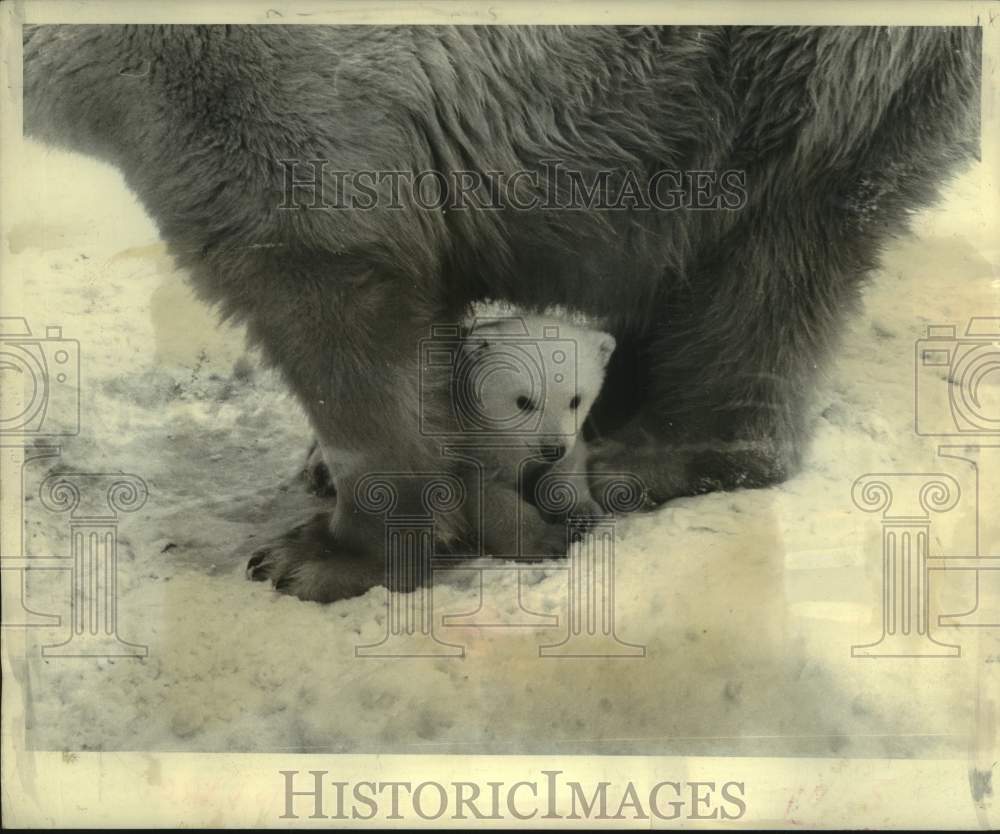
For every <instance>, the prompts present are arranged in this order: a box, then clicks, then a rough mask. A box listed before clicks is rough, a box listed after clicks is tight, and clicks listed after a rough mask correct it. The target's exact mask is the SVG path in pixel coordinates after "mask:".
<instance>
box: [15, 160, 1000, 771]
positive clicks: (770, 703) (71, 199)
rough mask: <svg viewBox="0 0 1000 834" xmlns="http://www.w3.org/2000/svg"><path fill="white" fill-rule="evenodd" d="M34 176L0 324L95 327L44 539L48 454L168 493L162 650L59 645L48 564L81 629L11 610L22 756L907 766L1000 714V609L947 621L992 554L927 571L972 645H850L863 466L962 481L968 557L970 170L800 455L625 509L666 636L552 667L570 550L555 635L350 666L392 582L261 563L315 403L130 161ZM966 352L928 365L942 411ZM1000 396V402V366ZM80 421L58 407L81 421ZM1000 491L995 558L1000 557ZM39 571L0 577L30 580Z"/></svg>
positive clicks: (48, 604) (626, 526)
mask: <svg viewBox="0 0 1000 834" xmlns="http://www.w3.org/2000/svg"><path fill="white" fill-rule="evenodd" d="M22 172H23V173H25V174H26V176H27V180H28V181H30V183H31V187H30V188H29V189H27V190H26V191H25V193H24V195H23V208H24V211H23V213H22V214H21V218H22V221H21V222H19V223H18V224H17V225H16V226H15V227H14V228H13V230H12V233H11V235H10V238H9V240H8V241H6V242H5V243H6V244H7V245H8V246H9V251H8V252H7V253H5V259H6V260H5V268H4V278H3V280H4V282H5V284H6V289H5V295H4V299H5V309H4V310H3V315H4V316H23V317H24V318H26V319H27V320H28V322H29V324H30V325H31V327H32V330H33V332H34V334H35V335H36V336H38V335H39V334H40V333H41V334H42V335H44V333H45V330H44V328H45V327H46V326H60V327H62V337H63V338H64V339H73V340H77V341H78V342H79V355H80V368H81V371H80V373H81V380H82V381H81V385H80V394H79V396H80V403H81V411H80V413H81V420H80V431H79V434H78V435H77V436H71V437H66V438H62V439H59V438H46V441H47V442H50V443H57V444H58V445H59V447H60V452H59V454H58V455H50V456H40V457H36V458H34V459H32V460H29V462H27V463H26V464H25V465H24V468H23V476H24V478H23V480H24V498H23V513H24V537H23V542H24V555H25V556H26V557H27V558H32V559H51V558H53V557H68V556H69V554H70V533H69V530H70V527H69V525H70V521H71V517H70V515H69V514H68V513H65V512H64V513H57V512H53V511H52V510H50V509H49V508H47V507H46V506H45V504H44V503H43V502H42V500H41V498H40V497H39V488H40V484H41V482H42V480H43V479H44V478H45V476H46V475H47V474H49V473H50V472H52V471H63V472H74V473H109V472H110V473H133V474H135V475H137V476H139V477H141V478H142V479H143V480H144V482H145V483H146V484H147V485H148V490H149V495H148V500H147V501H146V503H145V504H144V505H143V506H142V507H141V508H140V509H138V510H136V511H135V512H131V513H121V514H120V518H119V519H118V522H117V534H118V570H117V583H118V584H117V591H118V594H117V597H118V634H119V636H120V638H121V639H122V640H124V641H128V642H131V643H135V644H142V645H145V646H147V647H148V655H147V656H146V657H145V658H140V659H137V658H114V659H111V658H100V659H95V658H74V657H43V656H42V654H41V652H40V647H41V646H44V645H51V644H56V643H61V642H63V641H64V640H65V639H66V636H67V634H68V628H69V613H70V610H69V604H70V573H69V572H68V571H61V570H45V571H43V570H31V571H28V572H27V574H26V577H27V579H26V592H25V593H26V599H27V600H28V604H29V606H30V607H31V608H32V609H34V610H35V611H37V612H45V613H49V614H58V615H60V616H61V618H62V619H61V624H60V625H59V626H54V627H41V628H32V629H24V630H19V631H18V635H21V634H23V635H24V645H23V650H24V658H23V659H17V658H14V659H13V665H12V667H11V668H12V669H13V673H14V674H16V675H17V676H18V678H19V679H20V682H21V684H22V685H23V687H24V691H25V692H26V693H28V699H29V700H28V705H27V715H26V719H27V733H28V735H27V740H28V744H29V747H32V748H35V749H49V750H81V749H83V750H121V749H125V750H184V751H222V750H233V751H275V752H276V751H299V752H314V751H332V752H339V751H357V752H387V751H396V752H413V753H420V752H434V753H442V752H458V753H479V752H496V753H511V752H520V753H541V752H551V753H560V752H565V753H567V754H583V753H625V752H636V753H652V752H658V753H676V754H716V755H717V754H756V755H819V756H824V755H836V756H883V755H889V756H904V757H912V756H917V757H922V756H957V757H965V756H967V755H969V752H970V749H972V748H973V747H974V743H973V741H972V739H973V737H974V736H975V735H977V734H978V735H981V733H982V727H981V726H977V720H979V721H982V709H979V710H978V711H977V703H978V704H980V705H981V704H983V703H989V701H990V699H992V700H993V703H994V705H995V704H996V699H997V679H998V676H1000V626H998V627H996V628H955V627H950V628H949V627H940V626H938V625H937V615H938V614H941V613H943V614H953V613H956V612H962V611H966V610H968V609H970V608H973V607H974V606H975V605H976V592H975V582H976V573H975V572H973V571H968V570H965V571H950V572H943V571H935V572H934V573H933V574H932V579H931V603H930V605H931V622H932V624H933V628H932V631H933V633H934V635H935V637H936V639H937V640H938V641H940V642H941V643H945V644H952V645H958V646H961V656H959V657H951V658H922V659H918V658H912V657H905V658H853V657H852V656H851V646H852V645H855V644H864V643H871V642H874V641H876V640H877V639H878V637H879V634H880V633H881V607H880V605H881V593H882V590H881V588H882V562H881V536H882V532H881V525H880V520H881V516H880V514H879V513H866V512H863V511H862V510H860V509H859V508H857V507H856V506H855V505H854V503H853V502H852V497H851V486H852V483H854V481H855V479H857V478H858V477H859V476H862V475H864V474H866V473H896V472H911V473H928V472H931V473H933V472H944V473H950V474H951V475H952V476H953V477H954V478H955V479H956V480H957V482H958V483H959V484H960V487H961V495H960V497H959V499H958V502H957V505H956V506H955V507H954V509H952V510H950V511H947V512H942V513H940V514H938V515H936V516H935V518H934V519H933V524H932V527H931V541H930V549H931V554H932V555H933V556H942V555H947V556H952V555H954V556H972V555H975V548H976V535H977V528H976V513H975V501H974V496H975V494H976V481H975V469H974V468H973V466H972V465H971V464H968V463H965V462H963V461H961V460H956V459H954V458H943V457H940V456H938V454H937V445H938V444H939V443H941V442H947V441H942V439H941V438H935V437H919V436H917V435H916V434H915V432H914V418H913V411H914V369H913V366H914V344H915V342H916V340H917V339H918V338H920V337H922V336H923V335H925V331H926V328H927V326H928V325H930V324H948V323H952V324H956V325H959V326H960V328H961V329H960V330H959V333H961V332H962V331H963V330H964V327H965V324H966V323H967V322H968V320H969V318H970V317H971V316H1000V270H998V264H1000V256H998V251H997V248H996V247H997V242H996V241H995V240H992V239H991V231H995V229H996V226H995V218H991V217H988V216H985V215H983V214H982V213H981V207H982V206H983V205H985V203H984V202H983V200H984V198H983V197H982V196H981V195H980V193H979V188H980V182H979V177H978V176H977V175H978V174H979V170H978V169H973V170H971V171H969V172H968V173H967V174H965V175H964V176H963V177H962V178H961V179H959V180H957V181H956V182H955V183H954V185H953V187H952V188H951V189H950V190H949V192H948V195H947V199H946V201H945V202H944V203H943V204H942V205H941V206H940V207H939V208H937V209H936V210H934V211H932V212H928V213H925V214H924V215H921V216H920V217H919V218H917V222H916V224H915V227H914V234H913V236H911V237H908V238H905V239H901V240H899V241H897V242H896V243H895V244H894V245H893V246H892V247H891V250H890V251H889V252H888V253H887V256H886V258H885V266H884V269H883V270H882V273H881V275H880V276H879V278H878V280H877V281H876V282H875V284H874V285H873V286H872V287H871V289H870V291H869V292H868V293H867V297H866V305H865V309H864V311H863V312H862V313H861V315H860V316H859V317H857V318H856V320H855V321H854V322H853V324H852V326H851V328H850V331H849V333H848V336H847V338H846V340H845V344H844V347H843V349H842V350H841V352H840V353H839V354H838V356H837V358H836V361H835V363H834V364H833V366H832V367H831V368H830V370H829V372H828V373H827V375H826V377H825V378H824V381H823V383H822V387H821V391H820V394H819V402H818V409H817V416H816V418H815V433H814V441H813V444H812V447H811V451H810V454H809V457H808V462H807V465H806V467H805V470H804V471H803V472H802V474H801V475H799V476H798V477H796V478H794V479H792V480H791V481H789V482H788V483H786V484H784V485H782V486H780V487H777V488H774V489H768V490H760V491H745V492H736V493H728V494H714V495H707V496H703V497H699V498H694V499H686V500H680V501H676V502H674V503H672V504H670V505H669V506H667V507H665V508H663V509H662V510H660V511H659V512H657V513H655V514H650V515H644V516H634V517H630V518H627V519H624V520H622V521H620V522H619V523H618V527H617V536H618V538H617V549H616V559H617V575H616V597H615V622H616V629H617V634H618V636H619V638H620V639H621V641H622V642H627V643H630V644H636V645H642V646H645V656H642V657H597V658H579V657H577V658H560V657H547V656H543V657H540V656H539V651H538V647H539V646H540V645H544V644H554V643H558V642H559V641H560V640H561V639H562V636H563V634H564V632H565V628H566V626H565V622H566V620H565V607H566V603H567V599H568V594H567V571H566V570H565V569H564V567H565V566H560V565H556V566H553V567H552V568H551V569H549V568H546V569H539V570H532V571H530V572H526V573H525V574H524V576H523V584H524V587H523V589H522V590H523V593H524V597H523V602H524V606H525V607H526V608H528V609H530V610H532V611H535V612H548V613H551V614H554V615H557V616H558V618H559V623H560V625H559V626H557V627H543V628H523V627H522V628H479V627H472V626H463V627H449V628H439V629H438V633H439V634H440V636H441V639H442V640H443V641H445V642H447V643H452V644H461V645H464V647H465V653H464V657H433V658H428V657H389V658H372V657H356V656H355V648H356V646H358V645H363V644H373V643H378V642H379V640H381V639H382V637H383V636H384V635H385V632H386V627H387V626H386V609H385V599H386V594H385V591H384V590H383V589H374V590H372V591H371V592H369V593H368V594H366V595H365V596H363V597H360V598H358V599H352V600H347V601H344V602H339V603H336V604H334V605H326V606H324V605H318V604H314V603H304V602H300V601H298V600H296V599H293V598H289V597H285V596H282V595H280V594H278V593H275V592H274V591H272V590H271V589H270V588H269V587H268V586H267V585H266V584H264V583H251V582H248V581H246V580H245V579H244V577H243V567H244V564H245V560H246V557H247V554H248V552H249V551H250V550H252V548H253V547H254V543H255V542H259V541H261V540H263V539H265V538H267V537H268V536H269V535H272V534H274V533H277V532H280V531H282V530H283V529H285V528H286V527H288V526H289V524H290V523H291V522H293V521H295V520H296V519H298V518H300V517H302V516H306V515H308V514H309V513H310V510H314V509H315V508H316V507H317V506H319V503H318V501H317V499H314V498H311V497H309V496H307V495H306V494H305V491H304V487H303V485H302V484H301V483H300V482H299V481H298V480H297V479H296V473H297V470H298V468H299V466H300V464H301V460H302V457H303V455H304V452H305V449H306V445H307V442H308V440H309V438H310V432H309V430H308V428H307V425H306V421H305V419H304V417H303V414H302V412H301V411H300V409H299V407H298V406H297V405H296V403H295V402H294V400H293V399H292V398H291V396H290V395H289V394H288V393H287V392H286V390H285V389H284V388H283V386H282V384H281V382H280V380H279V379H278V378H277V377H276V376H275V375H274V374H273V373H272V372H270V371H267V370H264V369H262V368H261V367H260V366H259V362H258V358H257V357H256V356H255V355H253V354H252V353H248V352H247V351H246V349H245V346H244V342H243V336H242V333H241V332H240V331H238V330H234V329H231V328H222V327H219V326H218V325H216V323H215V321H214V318H213V315H212V313H211V311H209V310H207V309H205V308H204V307H203V306H202V305H200V304H199V303H198V302H197V301H196V300H194V298H193V297H192V294H191V293H190V291H189V289H188V287H187V285H186V284H185V277H184V275H183V274H182V273H180V272H178V271H176V270H175V269H174V267H173V265H172V263H171V260H170V258H169V257H168V256H167V254H166V252H165V249H164V247H163V245H162V244H161V243H160V242H159V240H158V236H157V232H156V229H155V227H154V226H153V225H152V224H151V222H150V221H149V219H148V218H147V217H146V216H145V214H144V212H143V211H142V209H141V207H140V206H139V205H138V204H137V203H136V202H135V200H134V198H133V197H132V196H131V194H130V193H129V192H128V191H127V190H126V188H125V186H124V184H123V182H122V181H121V179H120V178H119V176H118V175H117V174H116V173H115V172H114V171H113V170H112V169H110V168H107V167H104V166H102V165H100V164H98V163H95V162H91V161H87V160H84V159H82V158H80V157H76V156H72V155H69V154H63V153H61V152H56V151H50V150H46V149H43V148H40V147H37V146H31V145H29V146H28V149H27V153H26V156H25V158H24V160H23V164H22ZM17 287H21V288H23V293H22V294H21V298H20V299H17V291H16V289H12V288H17ZM12 298H13V299H15V300H14V301H13V302H12V301H11V299H12ZM946 371H947V368H944V369H942V368H936V369H931V371H930V373H931V377H929V378H928V383H927V384H929V385H931V386H932V387H933V386H935V385H936V386H938V388H939V390H940V393H941V397H942V398H943V399H942V402H944V401H946V399H947V385H948V382H947V379H946V378H945V377H946ZM934 374H936V376H934ZM66 385H67V386H69V387H70V388H71V387H72V380H70V381H69V382H68V383H66ZM980 394H981V397H982V400H981V403H980V405H981V406H982V407H983V408H986V409H989V408H992V409H993V410H992V412H991V413H992V414H993V415H994V417H995V415H996V414H997V410H996V408H997V406H998V405H1000V372H997V371H996V370H995V369H994V371H993V372H992V374H989V375H987V376H985V377H984V378H983V385H982V387H981V391H980ZM66 395H67V394H66V390H62V389H61V390H60V392H59V396H60V397H64V398H65V397H66ZM71 400H72V397H70V400H69V401H71ZM59 402H60V403H63V402H64V400H60V401H59ZM60 408H65V406H62V405H60ZM56 410H58V409H56ZM56 410H54V411H53V412H52V413H51V414H49V415H47V417H46V419H51V420H53V421H57V420H59V419H65V415H62V416H61V415H60V414H58V413H56ZM940 416H941V415H938V417H940ZM994 438H995V436H994ZM953 442H958V441H953ZM994 443H996V440H995V439H994ZM30 456H31V453H29V457H30ZM11 460H14V458H11ZM984 461H985V458H984ZM994 462H995V463H996V464H997V467H998V471H996V472H995V477H996V478H1000V460H998V459H996V458H994ZM10 465H13V464H10ZM982 471H983V472H985V471H986V467H985V463H984V465H983V468H982ZM84 480H86V479H84ZM989 483H990V482H989V481H988V479H987V478H986V477H983V478H982V480H981V483H980V496H979V499H980V509H981V512H980V514H979V515H980V531H979V534H980V552H981V553H983V554H989V553H992V555H995V556H1000V523H998V518H997V513H996V508H997V507H998V506H1000V494H998V493H997V492H996V491H995V489H993V488H992V487H989V488H988V485H989ZM993 483H996V481H994V482H993ZM91 486H93V485H90V486H88V487H87V488H88V489H89V488H91ZM95 488H96V487H95ZM991 489H992V490H993V491H992V492H991ZM9 497H10V494H9V493H8V500H9ZM900 500H902V499H900ZM8 533H9V528H8ZM5 541H6V542H10V541H12V539H11V538H10V536H9V535H8V536H7V538H6V539H5ZM12 555H13V556H16V555H18V554H16V553H14V554H12V553H10V552H9V551H8V552H5V554H4V556H5V557H10V556H12ZM40 564H41V563H40ZM478 575H479V574H478V573H477V572H476V571H470V570H468V569H466V570H464V571H455V572H451V573H447V574H445V573H442V574H441V575H440V577H439V582H438V585H437V588H436V591H435V596H434V605H435V609H434V610H435V614H441V615H444V614H455V613H462V612H467V611H471V610H473V609H475V608H476V607H477V605H478V604H479V593H480V591H479V585H478V582H477V581H476V579H477V578H478ZM482 576H483V582H484V597H485V599H486V608H487V609H490V608H491V607H498V609H502V608H503V606H502V604H500V603H498V602H497V600H502V599H505V598H506V599H513V598H514V594H515V592H516V587H515V585H514V581H515V580H514V574H513V573H512V572H510V571H487V572H483V573H482ZM980 577H981V580H982V581H981V588H980V591H981V594H980V597H981V598H980V599H979V611H978V614H977V616H979V617H980V618H981V619H982V621H984V622H993V623H1000V588H998V585H1000V573H996V572H994V573H992V574H986V573H982V574H980ZM18 578H19V574H18V573H17V572H11V571H4V581H5V588H6V593H7V594H10V593H11V587H12V586H11V583H12V582H14V583H16V582H17V581H18ZM16 590H17V589H16V587H15V588H14V597H15V598H16V596H17V594H16ZM5 599H7V597H5ZM6 607H7V608H8V609H9V610H10V611H13V608H11V606H10V605H8V606H6ZM502 613H503V610H498V611H489V610H487V612H485V613H484V614H483V615H482V616H484V617H485V616H487V614H488V615H489V616H493V617H496V616H500V615H501V614H502ZM508 613H510V612H508ZM7 617H8V612H7V611H5V618H7ZM990 617H992V620H990ZM8 634H11V632H8ZM19 639H20V637H19ZM914 645H916V646H918V647H919V646H923V647H926V646H927V645H929V642H928V641H926V640H918V641H916V642H915V643H914ZM16 646H17V642H16V641H9V642H8V650H11V647H15V648H16ZM18 651H20V649H18ZM991 693H992V694H991ZM977 714H978V715H979V716H980V717H979V718H978V719H977Z"/></svg>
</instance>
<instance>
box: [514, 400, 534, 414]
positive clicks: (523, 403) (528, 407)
mask: <svg viewBox="0 0 1000 834" xmlns="http://www.w3.org/2000/svg"><path fill="white" fill-rule="evenodd" d="M517 407H518V408H519V409H521V411H534V410H535V404H534V403H533V402H532V401H531V400H530V399H528V398H527V397H518V398H517Z"/></svg>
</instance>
